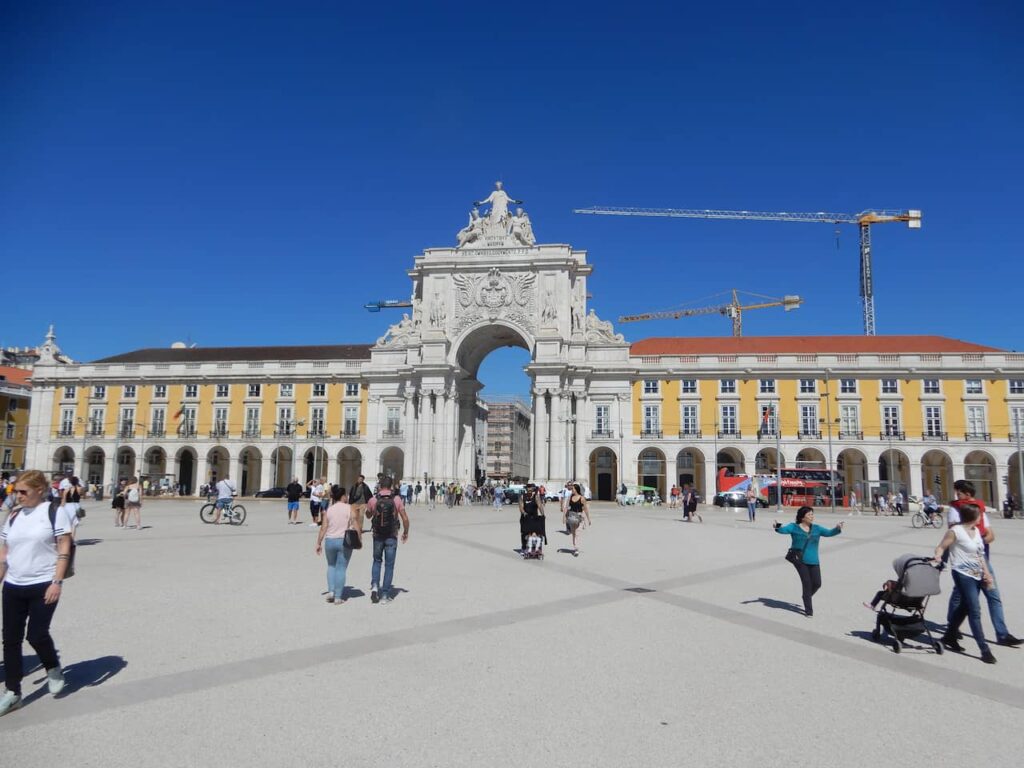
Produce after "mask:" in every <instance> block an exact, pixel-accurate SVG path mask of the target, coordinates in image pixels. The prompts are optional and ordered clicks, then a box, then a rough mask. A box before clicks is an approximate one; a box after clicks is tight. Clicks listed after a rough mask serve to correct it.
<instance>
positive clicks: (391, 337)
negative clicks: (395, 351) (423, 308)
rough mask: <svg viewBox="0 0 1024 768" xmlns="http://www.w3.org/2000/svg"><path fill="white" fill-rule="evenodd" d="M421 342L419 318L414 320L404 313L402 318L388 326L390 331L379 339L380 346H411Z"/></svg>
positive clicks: (378, 344)
mask: <svg viewBox="0 0 1024 768" xmlns="http://www.w3.org/2000/svg"><path fill="white" fill-rule="evenodd" d="M419 342H420V323H419V318H417V319H416V320H413V319H412V318H410V317H409V315H408V314H406V313H402V319H401V320H399V321H398V322H397V323H395V324H394V325H392V326H391V327H390V328H388V332H387V333H385V334H384V335H383V336H381V337H380V338H379V339H377V346H378V347H410V346H414V345H416V344H419Z"/></svg>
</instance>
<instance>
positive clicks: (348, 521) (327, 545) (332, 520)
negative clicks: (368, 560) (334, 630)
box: [316, 485, 363, 605]
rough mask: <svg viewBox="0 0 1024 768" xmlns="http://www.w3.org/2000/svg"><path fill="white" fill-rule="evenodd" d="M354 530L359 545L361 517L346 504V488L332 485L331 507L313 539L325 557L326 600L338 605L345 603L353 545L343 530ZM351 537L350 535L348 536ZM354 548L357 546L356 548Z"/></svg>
mask: <svg viewBox="0 0 1024 768" xmlns="http://www.w3.org/2000/svg"><path fill="white" fill-rule="evenodd" d="M346 531H354V532H355V534H354V538H355V540H356V541H357V542H358V543H359V547H362V542H363V530H362V520H360V518H359V515H358V513H356V512H354V511H353V509H352V505H351V504H349V503H348V495H347V494H346V493H345V489H344V488H342V487H341V486H339V485H333V486H331V506H329V507H328V508H327V511H326V512H324V514H323V515H322V516H321V519H320V535H319V536H317V539H316V553H317V554H318V555H319V554H320V553H321V552H323V553H324V554H325V555H326V557H327V591H328V592H330V594H329V595H328V596H327V602H328V603H334V604H335V605H341V604H342V603H344V602H345V599H344V594H345V573H346V571H348V561H349V559H350V558H351V557H352V547H351V546H350V544H349V543H347V542H346V539H345V532H346ZM349 538H350V539H351V538H353V537H351V536H350V537H349ZM359 547H357V549H358V548H359Z"/></svg>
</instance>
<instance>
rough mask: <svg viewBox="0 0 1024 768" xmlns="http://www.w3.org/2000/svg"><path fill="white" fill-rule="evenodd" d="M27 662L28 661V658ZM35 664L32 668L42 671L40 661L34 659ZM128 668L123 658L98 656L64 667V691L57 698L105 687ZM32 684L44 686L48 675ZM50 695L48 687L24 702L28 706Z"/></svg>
mask: <svg viewBox="0 0 1024 768" xmlns="http://www.w3.org/2000/svg"><path fill="white" fill-rule="evenodd" d="M27 661H28V659H27V658H26V662H27ZM33 662H34V663H33V665H32V666H33V667H34V668H38V669H41V667H40V665H39V662H38V659H34V660H33ZM27 666H28V665H27V664H26V667H27ZM127 666H128V662H127V661H125V660H124V657H123V656H98V657H97V658H95V659H87V660H85V661H76V662H75V663H74V664H68V665H67V666H65V667H64V680H65V684H64V690H63V691H61V692H60V694H58V695H57V696H56V697H55V698H58V699H63V698H64V697H66V696H71V695H73V694H75V693H78V692H79V691H80V690H82V689H83V688H95V687H96V686H97V685H103V683H105V682H107V680H109V679H110V678H112V677H113V676H114V675H116V674H117V673H118V672H120V671H121V670H122V669H124V668H125V667H127ZM32 682H33V683H34V684H36V685H42V684H43V683H45V682H46V675H45V674H44V675H43V676H42V677H39V678H37V679H35V680H33V681H32ZM48 693H49V690H48V689H47V688H46V687H41V688H38V689H37V690H35V691H33V692H32V693H31V694H29V695H28V696H26V697H25V699H24V702H25V703H26V704H28V703H30V702H32V701H35V700H36V699H38V698H40V697H41V696H45V695H47V694H48Z"/></svg>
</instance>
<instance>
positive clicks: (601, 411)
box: [594, 405, 610, 434]
mask: <svg viewBox="0 0 1024 768" xmlns="http://www.w3.org/2000/svg"><path fill="white" fill-rule="evenodd" d="M609 411H610V409H609V407H608V406H607V405H599V406H597V407H596V408H595V409H594V431H596V432H598V433H600V434H603V433H605V432H607V431H608V414H609Z"/></svg>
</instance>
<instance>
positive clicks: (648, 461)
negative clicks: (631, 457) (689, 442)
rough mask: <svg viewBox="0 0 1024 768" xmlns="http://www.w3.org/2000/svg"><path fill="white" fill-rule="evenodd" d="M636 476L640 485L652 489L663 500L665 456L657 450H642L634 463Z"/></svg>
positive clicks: (664, 490)
mask: <svg viewBox="0 0 1024 768" xmlns="http://www.w3.org/2000/svg"><path fill="white" fill-rule="evenodd" d="M636 465H637V466H636V476H637V478H639V480H640V485H642V486H645V487H647V488H654V489H655V490H657V491H658V495H659V496H661V498H662V499H663V500H664V499H665V492H666V490H667V489H666V487H665V454H664V453H662V452H661V450H660V449H658V448H644V449H643V450H642V451H641V452H640V457H639V458H638V459H637V462H636Z"/></svg>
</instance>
